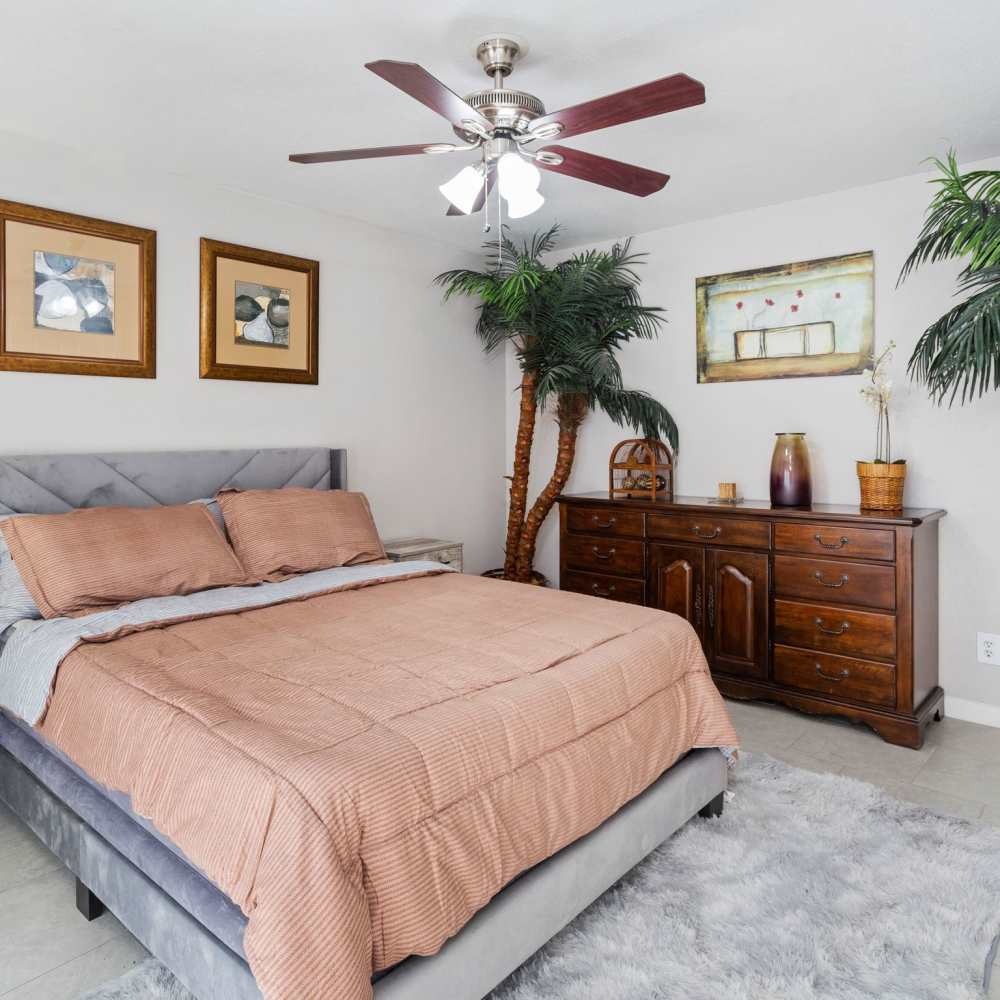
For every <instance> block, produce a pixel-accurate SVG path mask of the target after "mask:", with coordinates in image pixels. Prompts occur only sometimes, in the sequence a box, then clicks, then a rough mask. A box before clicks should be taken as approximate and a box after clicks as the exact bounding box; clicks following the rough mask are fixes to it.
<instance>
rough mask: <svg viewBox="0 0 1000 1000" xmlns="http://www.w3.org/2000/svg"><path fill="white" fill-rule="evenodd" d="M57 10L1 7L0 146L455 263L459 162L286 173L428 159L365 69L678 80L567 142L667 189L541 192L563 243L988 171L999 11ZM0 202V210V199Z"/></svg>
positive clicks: (921, 3)
mask: <svg viewBox="0 0 1000 1000" xmlns="http://www.w3.org/2000/svg"><path fill="white" fill-rule="evenodd" d="M498 6H499V7H500V8H501V9H502V11H503V15H502V17H500V18H497V17H493V16H491V15H490V14H489V13H487V12H486V11H487V7H488V5H487V4H485V3H482V2H478V3H477V2H472V0H433V2H429V3H428V2H425V3H420V4H417V3H411V4H409V5H404V4H402V3H399V2H396V3H391V2H386V0H355V2H338V0H283V2H278V0H273V2H268V0H242V2H237V0H171V2H169V3H160V4H150V3H146V2H138V3H137V2H136V0H101V2H100V3H80V2H78V0H50V2H45V3H42V2H32V0H18V2H16V3H14V2H11V3H6V4H4V9H3V11H2V13H0V33H2V37H3V40H4V46H3V49H4V54H3V58H2V59H0V93H2V96H3V99H2V101H0V131H2V130H5V131H9V132H17V133H23V134H27V135H30V136H33V137H36V138H40V139H45V140H52V141H55V142H58V143H60V144H63V145H65V146H71V147H80V148H82V149H85V150H87V151H88V153H90V154H92V155H94V156H98V157H105V156H106V157H109V158H115V159H118V160H119V161H122V160H123V161H125V162H126V163H130V164H134V165H135V166H136V167H137V168H142V169H150V168H155V169H157V170H165V171H170V172H175V173H180V174H185V175H189V176H192V177H197V178H200V179H203V180H207V181H210V182H213V183H218V184H223V185H226V186H229V187H233V188H238V189H242V190H246V191H250V192H253V193H255V194H258V195H262V196H266V197H272V198H277V199H281V200H285V201H291V202H297V203H300V204H304V205H308V206H312V207H315V208H318V209H322V210H326V211H330V212H334V213H337V214H340V215H347V216H352V217H354V218H358V219H361V220H364V221H367V222H370V223H374V224H376V225H379V226H383V227H387V228H390V229H399V230H403V231H406V232H410V233H416V234H422V235H424V236H426V237H430V238H432V239H436V240H441V241H445V242H449V243H453V244H456V245H461V246H465V247H476V246H478V244H479V242H480V233H479V228H480V221H479V220H478V219H477V218H459V219H455V218H448V219H446V218H445V217H444V210H445V208H446V203H445V202H444V200H443V199H442V197H441V196H440V194H439V193H438V192H437V190H436V185H437V184H440V183H441V182H443V181H444V180H446V179H447V178H448V177H450V176H451V175H452V174H454V173H455V172H456V171H457V170H458V169H459V167H460V166H462V165H463V162H464V161H463V158H460V157H459V156H441V157H405V158H399V159H381V160H367V161H357V162H351V163H338V164H329V165H321V166H300V165H295V164H290V163H288V162H287V154H288V153H291V152H306V151H311V150H317V149H335V148H341V147H355V146H369V145H371V146H374V145H390V144H393V145H394V144H402V143H417V142H433V141H442V140H445V141H446V140H449V139H451V138H453V137H452V135H451V133H450V129H449V127H448V125H447V123H446V122H445V121H444V119H441V118H439V117H438V116H437V115H435V114H434V113H433V112H431V111H429V110H428V109H427V108H425V107H423V106H422V105H420V104H418V103H417V102H416V101H413V100H412V99H410V98H408V97H407V96H405V95H404V94H403V93H401V92H400V91H398V90H396V89H395V88H393V87H391V86H389V85H388V84H386V83H385V82H384V81H382V80H380V79H379V78H377V77H376V76H374V74H372V73H369V72H368V71H367V70H365V69H364V68H363V63H365V62H368V61H370V60H372V59H378V58H388V59H401V60H408V61H412V62H418V63H420V64H421V65H423V66H424V67H426V68H427V69H428V70H429V71H430V72H431V73H433V74H434V75H435V76H437V77H439V78H440V79H441V80H443V81H444V82H445V83H446V84H447V85H448V86H450V87H451V88H452V89H453V90H455V91H457V92H458V93H459V94H464V93H467V92H469V91H471V90H475V89H479V88H481V87H484V86H488V85H489V81H488V80H487V78H486V76H485V75H483V73H482V70H481V69H480V68H479V66H478V64H477V63H476V61H475V58H474V52H473V48H474V45H473V43H474V40H475V39H476V38H477V37H478V36H480V35H482V34H485V33H486V32H489V31H493V30H495V29H506V30H507V31H514V32H516V33H517V34H519V35H521V36H524V37H525V38H527V40H528V41H529V43H530V45H531V51H530V53H529V55H528V57H527V58H526V59H525V60H524V61H523V63H522V64H521V65H520V66H519V67H518V69H517V71H516V72H515V74H514V76H513V78H512V80H511V85H512V86H515V87H519V88H521V89H524V90H528V91H530V92H532V93H534V94H536V95H537V96H538V97H540V98H541V99H542V101H544V103H545V105H546V107H547V108H548V109H549V110H556V109H558V108H560V107H565V106H567V105H570V104H576V103H578V102H580V101H583V100H588V99H590V98H593V97H598V96H601V95H604V94H607V93H610V92H613V91H615V90H621V89H623V88H625V87H630V86H634V85H636V84H639V83H644V82H646V81H649V80H653V79H656V78H658V77H661V76H666V75H668V74H670V73H674V72H678V71H682V72H686V73H688V74H689V75H691V76H693V77H696V78H697V79H700V80H701V81H702V82H703V83H704V84H705V88H706V91H707V95H708V98H707V103H706V104H705V105H704V106H702V107H697V108H690V109H687V110H684V111H679V112H675V113H674V114H671V115H667V116H664V117H661V118H654V119H649V120H647V121H645V122H638V123H633V124H630V125H622V126H618V127H617V128H613V129H608V130H606V131H603V132H597V133H592V134H588V135H584V136H580V137H578V138H575V139H572V140H567V144H568V145H573V146H578V147H579V148H581V149H586V150H589V151H591V152H595V153H600V154H602V155H605V156H614V157H617V158H619V159H623V160H627V161H631V162H633V163H638V164H641V165H643V166H647V167H652V168H654V169H657V170H662V171H664V172H666V173H669V174H671V175H672V180H671V181H670V183H669V184H668V185H667V187H666V188H665V189H664V190H663V191H662V192H660V193H659V194H655V195H652V196H651V197H649V198H646V199H640V198H634V197H631V196H629V195H626V194H621V193H619V192H617V191H611V190H608V189H605V188H601V187H597V186H594V185H592V184H587V183H584V182H582V181H576V180H572V179H570V178H567V177H561V176H558V175H555V174H550V173H546V174H544V175H543V181H542V193H543V194H544V195H545V197H546V199H547V201H546V205H545V207H544V209H542V210H541V211H540V212H538V213H537V214H536V215H534V216H532V217H530V218H529V219H528V220H525V223H522V228H524V229H527V230H530V229H534V228H535V227H536V226H540V225H543V224H547V223H549V222H551V221H555V220H557V221H559V222H560V223H562V224H563V225H564V228H565V230H566V233H565V243H566V244H567V245H569V244H578V243H581V242H589V241H592V240H598V239H602V238H607V237H610V236H617V235H623V234H627V233H638V232H644V231H648V230H651V229H657V228H660V227H663V226H667V225H672V224H675V223H678V222H685V221H690V220H693V219H698V218H704V217H707V216H713V215H719V214H723V213H726V212H732V211H737V210H740V209H746V208H752V207H757V206H761V205H766V204H773V203H776V202H782V201H788V200H791V199H795V198H800V197H805V196H808V195H812V194H818V193H821V192H825V191H832V190H838V189H842V188H847V187H851V186H853V185H857V184H863V183H867V182H872V181H877V180H881V179H886V178H890V177H896V176H900V175H903V174H908V173H914V172H917V171H918V170H920V169H922V166H921V164H922V160H923V159H924V158H925V157H927V156H928V155H930V154H932V153H941V152H943V151H944V150H945V149H946V148H947V146H948V145H949V144H954V145H956V146H957V147H958V150H959V154H960V158H961V159H962V160H964V161H971V160H975V159H980V158H983V157H986V156H992V155H996V154H1000V50H998V39H1000V2H997V0H960V2H957V3H956V2H952V3H948V2H943V0H934V2H929V0H877V2H873V0H837V2H836V3H834V2H817V0H761V2H746V0H744V2H736V0H700V2H698V0H629V2H628V3H623V2H617V3H616V2H613V0H531V2H529V0H505V2H504V3H502V4H499V5H498ZM0 195H2V192H0Z"/></svg>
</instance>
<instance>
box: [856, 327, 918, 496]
mask: <svg viewBox="0 0 1000 1000" xmlns="http://www.w3.org/2000/svg"><path fill="white" fill-rule="evenodd" d="M895 347H896V342H895V341H893V340H890V341H889V346H888V347H887V348H886V349H885V350H884V351H883V352H882V353H881V354H880V355H879V356H878V359H877V360H876V361H875V367H874V368H868V369H866V370H865V371H864V372H863V374H864V375H865V376H866V378H867V379H868V381H867V382H866V383H865V385H863V386H862V387H861V395H862V396H863V397H864V398H865V399H866V400H867V401H868V402H869V403H870V404H871V405H872V407H873V408H874V410H875V413H876V417H875V458H874V460H873V461H871V462H858V463H857V464H858V483H859V485H860V487H861V506H862V508H863V509H865V510H899V509H900V508H901V507H902V506H903V487H904V485H905V483H906V461H905V459H902V458H897V459H896V460H895V461H893V458H892V429H891V427H890V424H889V400H890V399H892V381H891V380H890V379H889V363H890V361H891V360H892V352H893V350H895Z"/></svg>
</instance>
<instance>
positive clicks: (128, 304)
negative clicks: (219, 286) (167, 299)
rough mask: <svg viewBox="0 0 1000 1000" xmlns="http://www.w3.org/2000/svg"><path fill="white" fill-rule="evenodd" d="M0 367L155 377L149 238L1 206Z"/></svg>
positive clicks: (77, 218)
mask: <svg viewBox="0 0 1000 1000" xmlns="http://www.w3.org/2000/svg"><path fill="white" fill-rule="evenodd" d="M0 370H2V371H19V372H48V373H54V374H62V375H106V376H116V377H119V378H156V232H155V231H154V230H152V229H141V228H139V227H138V226H128V225H124V224H122V223H118V222H107V221H105V220H103V219H92V218H88V217H87V216H83V215H73V214H71V213H69V212H60V211H56V210H55V209H50V208H39V207H37V206H34V205H24V204H21V203H20V202H15V201H3V200H0Z"/></svg>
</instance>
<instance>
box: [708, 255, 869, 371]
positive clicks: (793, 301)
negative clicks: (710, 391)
mask: <svg viewBox="0 0 1000 1000" xmlns="http://www.w3.org/2000/svg"><path fill="white" fill-rule="evenodd" d="M695 294H696V305H697V338H698V344H697V348H698V381H699V382H736V381H743V380H747V379H768V378H795V377H802V376H810V375H852V374H856V373H858V372H861V371H863V370H864V369H865V368H866V367H868V366H870V365H871V362H872V348H873V344H874V329H873V325H874V311H875V310H874V301H875V288H874V256H873V254H872V253H871V252H870V251H869V252H866V253H856V254H849V255H847V256H843V257H826V258H823V259H821V260H808V261H799V262H797V263H795V264H783V265H780V266H777V267H766V268H759V269H756V270H752V271H737V272H734V273H732V274H715V275H710V276H708V277H704V278H698V279H697V280H696V282H695Z"/></svg>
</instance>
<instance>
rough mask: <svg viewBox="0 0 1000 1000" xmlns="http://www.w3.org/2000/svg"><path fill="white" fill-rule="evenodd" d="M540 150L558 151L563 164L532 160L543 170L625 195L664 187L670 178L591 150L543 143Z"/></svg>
mask: <svg viewBox="0 0 1000 1000" xmlns="http://www.w3.org/2000/svg"><path fill="white" fill-rule="evenodd" d="M539 152H540V153H558V154H559V156H561V157H562V163H546V162H545V160H544V159H542V160H535V165H536V166H537V167H539V168H541V169H542V170H551V171H552V172H553V173H556V174H566V176H567V177H576V178H577V179H579V180H581V181H590V183H591V184H603V185H604V187H609V188H615V189H616V190H618V191H624V192H625V193H626V194H634V195H637V196H638V197H639V198H645V197H646V195H649V194H653V193H654V192H655V191H659V190H661V189H662V188H663V186H664V184H666V183H667V181H669V180H670V175H669V174H660V173H657V172H656V171H655V170H647V169H646V168H645V167H636V166H633V165H632V164H631V163H622V161H621V160H609V159H608V158H607V157H606V156H596V155H595V154H594V153H584V152H583V151H582V150H579V149H570V148H569V147H568V146H546V147H545V148H544V149H540V150H539Z"/></svg>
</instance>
